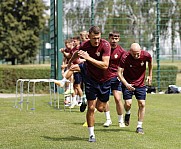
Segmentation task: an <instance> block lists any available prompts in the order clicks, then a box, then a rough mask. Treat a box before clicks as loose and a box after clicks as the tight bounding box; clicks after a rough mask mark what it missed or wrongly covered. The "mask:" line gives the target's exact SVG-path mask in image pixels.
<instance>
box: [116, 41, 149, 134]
mask: <svg viewBox="0 0 181 149" xmlns="http://www.w3.org/2000/svg"><path fill="white" fill-rule="evenodd" d="M146 63H148V76H147V78H146V81H147V82H148V85H151V82H152V57H151V55H150V54H149V53H148V52H147V51H143V50H141V47H140V45H139V44H138V43H133V44H131V47H130V50H129V52H128V53H127V54H125V55H123V56H122V60H121V62H120V67H119V68H118V77H119V79H120V80H121V81H122V83H123V85H124V86H123V87H122V92H123V99H124V100H125V104H124V108H125V111H126V114H125V125H126V126H128V125H129V123H130V113H131V112H130V110H131V104H132V96H133V95H135V97H136V99H137V102H138V124H137V128H136V132H137V133H140V134H144V131H143V127H142V123H143V119H144V115H145V100H146V87H145V84H144V79H145V75H146Z"/></svg>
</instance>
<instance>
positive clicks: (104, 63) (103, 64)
mask: <svg viewBox="0 0 181 149" xmlns="http://www.w3.org/2000/svg"><path fill="white" fill-rule="evenodd" d="M78 55H79V56H80V57H81V58H84V59H85V60H86V61H89V62H91V63H92V64H93V65H94V66H96V67H98V68H100V69H107V68H108V66H109V59H110V56H103V57H102V61H98V60H96V59H94V58H92V57H90V56H89V54H88V53H87V52H85V51H82V50H80V51H79V52H78Z"/></svg>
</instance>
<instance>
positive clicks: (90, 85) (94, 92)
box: [79, 63, 111, 102]
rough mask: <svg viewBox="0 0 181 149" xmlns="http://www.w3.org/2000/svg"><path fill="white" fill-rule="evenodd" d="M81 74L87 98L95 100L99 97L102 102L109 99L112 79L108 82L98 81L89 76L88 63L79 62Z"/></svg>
mask: <svg viewBox="0 0 181 149" xmlns="http://www.w3.org/2000/svg"><path fill="white" fill-rule="evenodd" d="M79 67H80V70H81V75H82V78H83V81H84V84H85V94H86V98H87V100H95V99H96V98H98V99H99V100H100V101H101V102H107V101H108V100H109V95H110V88H111V80H108V81H106V82H103V83H101V82H97V81H95V80H94V79H93V78H90V77H89V76H87V71H86V65H85V64H82V63H81V64H79Z"/></svg>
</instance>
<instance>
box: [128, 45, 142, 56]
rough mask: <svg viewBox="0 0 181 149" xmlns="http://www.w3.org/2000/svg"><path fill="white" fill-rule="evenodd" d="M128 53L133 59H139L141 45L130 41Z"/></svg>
mask: <svg viewBox="0 0 181 149" xmlns="http://www.w3.org/2000/svg"><path fill="white" fill-rule="evenodd" d="M130 53H131V55H132V57H133V58H134V59H139V58H140V54H141V47H140V45H139V44H138V43H132V44H131V47H130Z"/></svg>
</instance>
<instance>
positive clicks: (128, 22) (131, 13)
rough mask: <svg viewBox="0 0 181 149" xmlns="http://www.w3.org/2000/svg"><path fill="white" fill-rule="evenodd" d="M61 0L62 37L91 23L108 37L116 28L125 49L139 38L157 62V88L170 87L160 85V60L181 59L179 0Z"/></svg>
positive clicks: (180, 13) (180, 9) (70, 34)
mask: <svg viewBox="0 0 181 149" xmlns="http://www.w3.org/2000/svg"><path fill="white" fill-rule="evenodd" d="M51 2H52V1H51ZM60 3H61V6H62V12H63V13H62V14H61V16H59V17H61V19H62V22H61V23H62V32H63V34H62V35H63V39H66V38H69V37H73V36H75V35H79V33H80V31H82V30H88V29H89V27H90V26H91V25H98V26H99V27H100V28H101V30H102V37H103V38H105V39H107V38H108V33H109V32H110V31H112V30H117V31H119V32H120V34H121V40H120V43H119V44H120V45H121V46H122V47H123V48H124V49H125V50H128V49H129V46H130V44H131V43H132V42H139V43H140V45H141V47H142V48H143V49H144V50H147V51H148V52H149V53H150V54H151V55H152V57H153V59H154V61H155V62H156V64H157V74H156V75H157V76H155V77H156V80H157V88H158V90H161V88H166V87H167V86H160V84H161V76H160V72H161V71H162V70H161V69H160V61H162V60H170V61H171V62H174V61H179V60H181V57H180V55H181V50H180V48H181V42H180V41H181V31H180V28H181V1H180V0H139V1H134V0H62V1H61V2H60V1H59V0H58V2H57V5H59V4H60ZM56 8H58V7H56ZM59 8H60V7H59ZM56 12H58V10H56ZM57 15H58V14H57ZM59 27H60V26H57V28H59ZM62 46H63V45H62ZM164 71H165V70H164ZM168 71H169V70H168ZM175 83H176V82H175ZM168 84H169V83H168Z"/></svg>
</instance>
